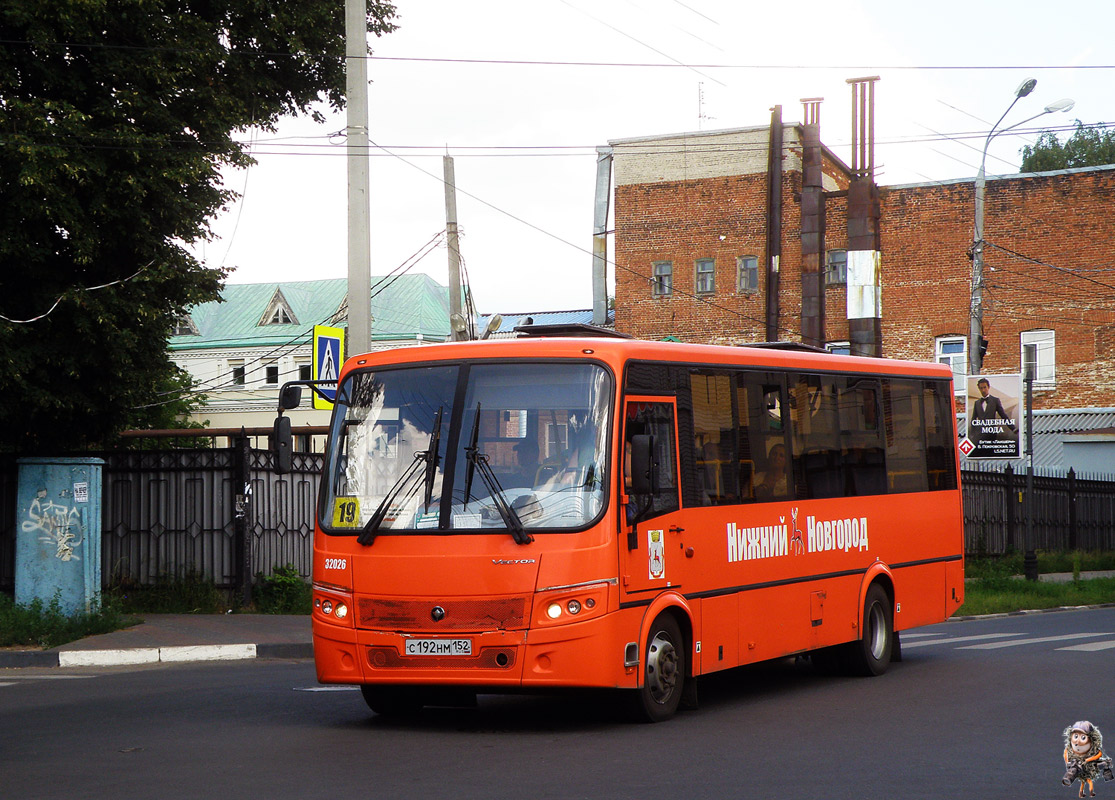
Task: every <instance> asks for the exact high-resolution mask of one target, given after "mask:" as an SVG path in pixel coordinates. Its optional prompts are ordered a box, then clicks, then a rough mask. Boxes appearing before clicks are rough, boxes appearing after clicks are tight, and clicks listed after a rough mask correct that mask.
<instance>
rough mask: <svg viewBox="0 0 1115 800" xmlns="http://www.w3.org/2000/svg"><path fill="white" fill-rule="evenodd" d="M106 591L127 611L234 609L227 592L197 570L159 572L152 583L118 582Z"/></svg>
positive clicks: (178, 611)
mask: <svg viewBox="0 0 1115 800" xmlns="http://www.w3.org/2000/svg"><path fill="white" fill-rule="evenodd" d="M105 593H106V594H107V595H108V596H109V597H110V598H111V599H112V600H113V601H114V602H115V603H116V604H117V605H119V607H120V609H121V610H122V611H123V612H124V613H126V614H224V613H226V612H228V611H231V610H235V607H234V605H235V604H234V603H232V602H230V598H229V595H228V593H227V592H224V591H222V590H220V589H218V588H217V587H216V585H215V584H214V583H213V580H212V579H211V578H206V577H205V576H204V575H201V574H200V573H197V572H186V573H184V574H183V575H181V576H178V575H160V576H158V577H157V578H156V579H155V582H154V583H151V584H134V583H119V584H116V585H114V586H111V587H110V588H108V589H107V590H106V592H105Z"/></svg>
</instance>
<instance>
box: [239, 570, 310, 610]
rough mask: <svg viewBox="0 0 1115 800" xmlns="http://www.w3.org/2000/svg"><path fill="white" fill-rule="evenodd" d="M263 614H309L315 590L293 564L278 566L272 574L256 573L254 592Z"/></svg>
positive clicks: (257, 605) (253, 594)
mask: <svg viewBox="0 0 1115 800" xmlns="http://www.w3.org/2000/svg"><path fill="white" fill-rule="evenodd" d="M252 596H253V598H254V599H255V603H256V607H257V608H258V610H259V611H260V613H262V614H309V613H310V602H311V599H312V597H313V590H312V589H311V587H310V584H308V583H306V581H305V580H303V578H302V576H301V575H299V574H298V569H297V568H296V567H295V566H294V565H293V564H287V565H285V566H282V567H280V566H276V567H274V568H273V569H272V570H271V574H270V575H267V576H264V575H261V574H258V575H256V586H255V589H254V590H253V592H252Z"/></svg>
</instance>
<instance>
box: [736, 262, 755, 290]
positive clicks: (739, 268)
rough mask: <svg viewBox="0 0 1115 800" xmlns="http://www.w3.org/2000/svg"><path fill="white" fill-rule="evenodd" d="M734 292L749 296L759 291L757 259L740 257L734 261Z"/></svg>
mask: <svg viewBox="0 0 1115 800" xmlns="http://www.w3.org/2000/svg"><path fill="white" fill-rule="evenodd" d="M736 291H738V292H739V293H740V294H750V293H752V292H757V291H759V259H758V258H757V257H755V256H740V257H739V258H737V259H736Z"/></svg>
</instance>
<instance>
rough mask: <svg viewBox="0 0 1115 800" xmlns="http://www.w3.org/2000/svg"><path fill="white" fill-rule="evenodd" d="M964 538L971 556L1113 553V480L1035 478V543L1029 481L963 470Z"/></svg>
mask: <svg viewBox="0 0 1115 800" xmlns="http://www.w3.org/2000/svg"><path fill="white" fill-rule="evenodd" d="M961 481H962V483H963V487H964V534H965V544H966V549H967V551H968V553H969V554H985V553H986V554H991V555H999V554H1002V553H1004V552H1007V551H1008V550H1026V549H1034V550H1077V549H1080V550H1115V476H1112V475H1104V476H1091V477H1088V478H1082V477H1079V476H1077V475H1076V473H1075V472H1074V471H1073V470H1072V469H1070V470H1069V471H1068V474H1067V475H1055V474H1048V473H1043V474H1036V475H1034V478H1033V483H1034V492H1033V524H1032V537H1033V539H1032V541H1030V540H1029V538H1028V535H1029V534H1028V532H1029V529H1030V528H1031V525H1030V523H1029V520H1028V519H1027V516H1026V506H1025V502H1024V501H1025V488H1026V476H1025V475H1024V474H1020V473H1018V472H1015V470H1014V469H1013V467H1011V466H1010V465H1009V464H1008V465H1007V467H1006V469H1004V470H1002V471H976V470H965V471H964V472H963V474H962V476H961Z"/></svg>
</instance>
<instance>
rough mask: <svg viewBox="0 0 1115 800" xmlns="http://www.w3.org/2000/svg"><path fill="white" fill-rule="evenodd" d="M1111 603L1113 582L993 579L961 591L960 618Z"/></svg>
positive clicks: (978, 582) (1097, 580)
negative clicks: (1051, 581)
mask: <svg viewBox="0 0 1115 800" xmlns="http://www.w3.org/2000/svg"><path fill="white" fill-rule="evenodd" d="M1112 602H1115V578H1094V579H1092V580H1082V581H1075V582H1071V583H1046V582H1044V581H1027V580H1024V579H1020V578H997V579H992V580H985V581H976V582H973V583H969V584H968V585H967V586H965V588H964V605H962V606H961V607H960V611H959V612H957V613H958V614H960V615H961V616H968V615H978V614H1002V613H1008V612H1011V611H1018V610H1021V609H1039V608H1060V607H1062V606H1087V605H1100V604H1104V603H1112Z"/></svg>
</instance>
